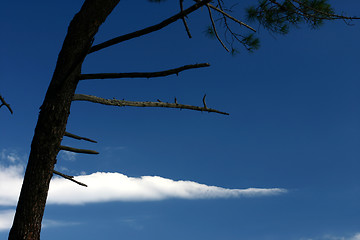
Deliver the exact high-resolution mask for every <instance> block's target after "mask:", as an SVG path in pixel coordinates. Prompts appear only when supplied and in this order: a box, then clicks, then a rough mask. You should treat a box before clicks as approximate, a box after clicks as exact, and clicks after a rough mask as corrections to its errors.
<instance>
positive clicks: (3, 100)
mask: <svg viewBox="0 0 360 240" xmlns="http://www.w3.org/2000/svg"><path fill="white" fill-rule="evenodd" d="M0 101H1V105H0V108H1V107H2V106H5V107H7V109H9V111H10V113H11V114H13V113H14V112H13V110H12V109H11V107H10V105H9V104H8V103H7V102H6V101H5V99H4V98H3V97H2V96H1V95H0Z"/></svg>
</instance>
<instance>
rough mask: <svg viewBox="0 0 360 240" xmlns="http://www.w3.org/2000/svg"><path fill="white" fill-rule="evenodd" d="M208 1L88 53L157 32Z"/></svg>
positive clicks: (94, 47)
mask: <svg viewBox="0 0 360 240" xmlns="http://www.w3.org/2000/svg"><path fill="white" fill-rule="evenodd" d="M210 1H211V0H203V1H199V2H198V3H196V4H194V5H192V6H191V7H189V8H187V9H186V10H184V11H181V12H180V13H178V14H175V15H174V16H172V17H170V18H168V19H165V20H164V21H162V22H160V23H158V24H155V25H153V26H150V27H147V28H144V29H141V30H138V31H135V32H132V33H128V34H125V35H122V36H119V37H116V38H113V39H110V40H108V41H106V42H103V43H100V44H98V45H95V46H93V47H92V48H91V49H90V52H89V53H93V52H96V51H99V50H101V49H103V48H107V47H110V46H112V45H115V44H118V43H121V42H124V41H127V40H130V39H133V38H136V37H140V36H143V35H145V34H148V33H151V32H155V31H158V30H160V29H162V28H164V27H166V26H168V25H169V24H171V23H173V22H176V21H177V20H179V19H181V18H182V17H185V16H186V15H188V14H190V13H192V12H194V11H196V10H197V9H199V8H200V7H202V6H204V5H205V4H207V3H209V2H210Z"/></svg>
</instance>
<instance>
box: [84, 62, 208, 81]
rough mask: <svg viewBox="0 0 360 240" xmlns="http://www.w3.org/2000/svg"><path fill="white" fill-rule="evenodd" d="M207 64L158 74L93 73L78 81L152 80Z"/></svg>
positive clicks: (204, 64) (205, 65) (206, 65)
mask: <svg viewBox="0 0 360 240" xmlns="http://www.w3.org/2000/svg"><path fill="white" fill-rule="evenodd" d="M209 66H210V64H208V63H199V64H191V65H185V66H182V67H178V68H174V69H169V70H165V71H160V72H132V73H95V74H81V75H80V80H85V79H108V78H154V77H165V76H168V75H172V74H176V75H178V74H179V72H182V71H185V70H188V69H193V68H202V67H209Z"/></svg>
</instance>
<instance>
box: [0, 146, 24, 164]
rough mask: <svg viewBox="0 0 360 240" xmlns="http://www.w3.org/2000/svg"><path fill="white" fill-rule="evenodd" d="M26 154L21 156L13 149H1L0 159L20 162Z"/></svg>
mask: <svg viewBox="0 0 360 240" xmlns="http://www.w3.org/2000/svg"><path fill="white" fill-rule="evenodd" d="M25 157H26V156H22V155H20V154H19V153H18V151H16V150H14V149H5V148H4V149H2V150H1V152H0V159H1V160H2V161H7V162H10V163H11V164H15V163H19V162H22V161H23V160H24V159H25Z"/></svg>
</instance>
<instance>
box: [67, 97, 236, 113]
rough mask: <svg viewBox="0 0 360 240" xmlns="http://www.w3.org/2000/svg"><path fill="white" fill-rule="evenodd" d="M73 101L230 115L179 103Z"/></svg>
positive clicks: (100, 99) (101, 100)
mask: <svg viewBox="0 0 360 240" xmlns="http://www.w3.org/2000/svg"><path fill="white" fill-rule="evenodd" d="M73 101H87V102H93V103H100V104H104V105H110V106H118V107H125V106H131V107H164V108H180V109H190V110H195V111H201V112H214V113H219V114H224V115H229V113H226V112H221V111H219V110H216V109H211V108H206V107H198V106H192V105H184V104H179V103H166V102H133V101H125V100H116V99H105V98H100V97H96V96H91V95H85V94H75V95H74V98H73Z"/></svg>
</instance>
